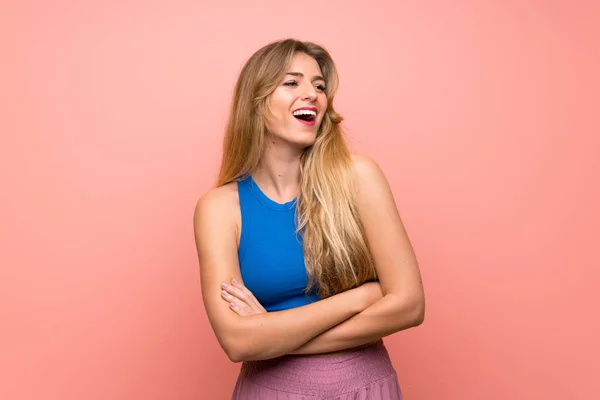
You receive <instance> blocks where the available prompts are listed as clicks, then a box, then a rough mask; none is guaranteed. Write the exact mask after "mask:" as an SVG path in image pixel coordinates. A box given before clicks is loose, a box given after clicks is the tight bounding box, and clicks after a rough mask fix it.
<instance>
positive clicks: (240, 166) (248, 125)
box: [217, 39, 376, 298]
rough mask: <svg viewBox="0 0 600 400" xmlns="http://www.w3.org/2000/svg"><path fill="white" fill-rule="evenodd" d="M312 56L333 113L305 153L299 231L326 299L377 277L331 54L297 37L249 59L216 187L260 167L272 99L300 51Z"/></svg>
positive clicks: (313, 283) (312, 286)
mask: <svg viewBox="0 0 600 400" xmlns="http://www.w3.org/2000/svg"><path fill="white" fill-rule="evenodd" d="M298 52H300V53H306V54H307V55H309V56H311V57H313V58H314V59H315V60H316V61H317V63H318V64H319V67H320V68H321V72H322V74H323V77H324V78H325V81H326V90H325V93H326V96H327V100H328V101H327V110H326V111H325V115H324V116H323V121H322V122H321V126H320V128H319V132H318V133H317V137H316V140H315V143H314V144H313V145H311V146H310V147H308V148H306V150H305V151H304V153H303V155H302V158H301V167H300V168H301V173H300V194H299V195H298V198H297V203H296V204H297V210H296V218H297V229H298V232H297V233H298V234H299V235H301V237H302V245H303V249H304V259H305V264H306V271H307V274H308V285H307V288H306V290H307V292H309V291H312V290H315V291H316V292H317V293H318V294H319V296H320V297H321V298H325V297H328V296H331V295H333V294H337V293H340V292H342V291H345V290H348V289H351V288H353V287H356V286H358V285H360V284H362V283H364V282H366V281H369V280H373V279H375V278H376V273H375V267H374V263H373V259H372V257H371V253H370V251H369V246H368V243H367V240H366V236H365V233H364V229H363V226H362V223H361V221H360V218H359V215H358V212H357V210H356V205H355V196H356V191H355V190H356V188H355V182H354V173H353V164H352V159H351V157H350V153H349V151H348V148H347V147H346V144H345V142H344V139H343V136H342V130H341V127H340V123H341V122H342V117H341V116H340V115H339V114H338V113H336V112H335V110H334V109H333V98H334V95H335V92H336V90H337V86H338V74H337V70H336V68H335V64H334V62H333V60H332V58H331V56H330V55H329V53H328V52H327V51H326V50H325V49H324V48H323V47H321V46H319V45H317V44H315V43H311V42H301V41H297V40H293V39H286V40H281V41H278V42H274V43H271V44H268V45H266V46H265V47H263V48H261V49H260V50H258V51H257V52H256V53H254V54H253V55H252V56H251V57H250V59H249V60H248V61H247V62H246V64H245V65H244V67H243V68H242V71H241V73H240V75H239V78H238V81H237V83H236V85H235V89H234V95H233V102H232V105H231V111H230V115H229V119H228V122H227V126H226V130H225V139H224V142H223V159H222V162H221V170H220V172H219V178H218V181H217V186H222V185H225V184H228V183H230V182H234V181H237V180H239V179H242V178H244V177H246V176H248V175H249V174H251V173H252V171H254V169H255V168H256V167H257V166H258V163H259V161H260V158H261V156H262V154H263V150H264V146H265V137H266V135H267V133H268V130H267V122H266V121H267V115H268V112H269V109H268V98H269V96H270V95H271V93H273V92H274V91H275V89H276V88H277V86H278V85H279V83H280V80H281V79H283V76H284V74H285V73H286V72H287V71H286V68H288V66H289V64H290V62H291V60H292V57H293V56H294V54H296V53H298Z"/></svg>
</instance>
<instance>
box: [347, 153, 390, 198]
mask: <svg viewBox="0 0 600 400" xmlns="http://www.w3.org/2000/svg"><path fill="white" fill-rule="evenodd" d="M352 164H353V167H354V173H355V178H356V183H357V191H358V195H359V197H361V198H364V197H365V195H371V196H372V195H376V194H377V193H379V194H381V193H382V191H383V192H388V191H389V184H388V181H387V179H386V178H385V175H384V173H383V171H382V170H381V168H380V167H379V164H377V162H375V160H373V159H372V158H371V157H369V156H366V155H362V154H352ZM371 196H367V197H371Z"/></svg>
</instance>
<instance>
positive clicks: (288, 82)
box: [283, 81, 298, 86]
mask: <svg viewBox="0 0 600 400" xmlns="http://www.w3.org/2000/svg"><path fill="white" fill-rule="evenodd" d="M283 86H298V81H287V82H285V83H284V84H283Z"/></svg>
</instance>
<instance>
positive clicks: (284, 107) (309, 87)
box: [267, 53, 327, 149]
mask: <svg viewBox="0 0 600 400" xmlns="http://www.w3.org/2000/svg"><path fill="white" fill-rule="evenodd" d="M268 105H269V109H270V111H271V115H270V116H269V118H268V119H267V126H268V128H269V132H270V138H269V139H271V140H274V141H276V142H285V143H288V144H290V145H292V146H294V147H298V148H302V149H304V148H306V147H308V146H310V145H312V144H313V143H314V141H315V139H316V137H317V132H318V131H319V127H320V126H321V121H322V120H323V115H324V114H325V110H326V109H327V96H326V94H325V79H324V78H323V76H322V72H321V68H320V67H319V64H318V63H317V61H316V60H315V59H314V58H312V57H311V56H309V55H307V54H305V53H296V54H295V55H294V56H293V57H292V60H291V62H290V65H289V67H288V68H287V70H286V75H285V76H284V77H283V79H282V80H281V82H280V84H279V86H277V88H276V89H275V91H274V92H273V93H272V94H271V96H270V97H269V102H268Z"/></svg>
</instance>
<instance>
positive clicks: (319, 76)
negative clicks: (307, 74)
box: [286, 72, 326, 82]
mask: <svg viewBox="0 0 600 400" xmlns="http://www.w3.org/2000/svg"><path fill="white" fill-rule="evenodd" d="M286 75H292V76H300V77H302V76H304V74H303V73H302V72H288V73H286ZM314 81H323V82H326V80H325V78H323V77H322V76H321V75H315V76H313V78H312V82H314Z"/></svg>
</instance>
